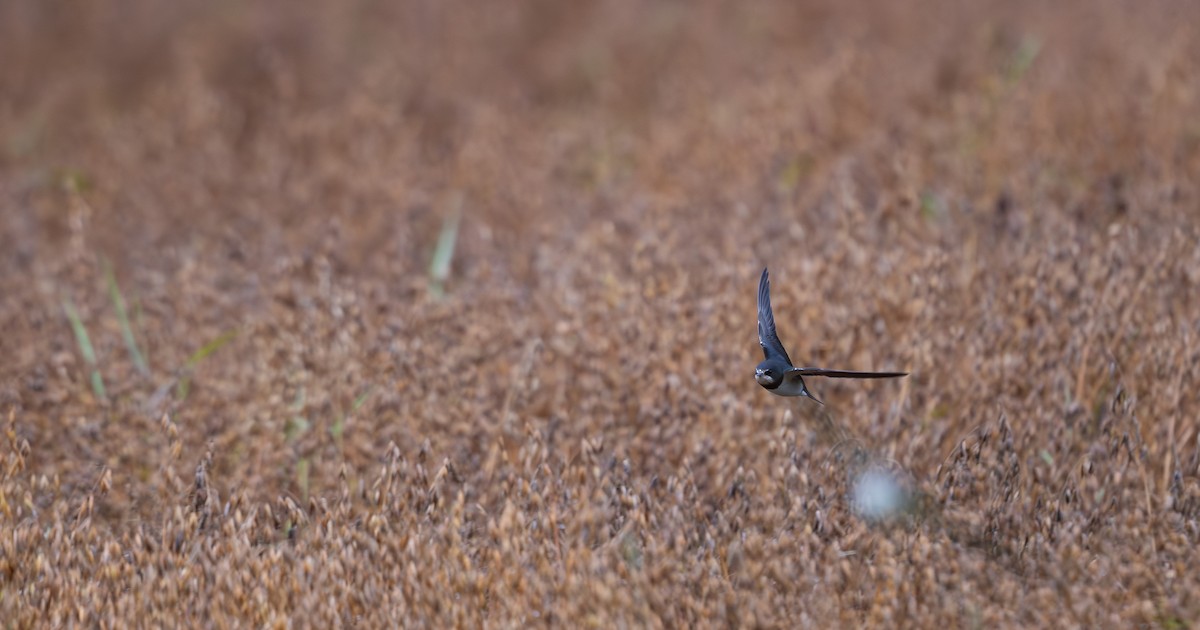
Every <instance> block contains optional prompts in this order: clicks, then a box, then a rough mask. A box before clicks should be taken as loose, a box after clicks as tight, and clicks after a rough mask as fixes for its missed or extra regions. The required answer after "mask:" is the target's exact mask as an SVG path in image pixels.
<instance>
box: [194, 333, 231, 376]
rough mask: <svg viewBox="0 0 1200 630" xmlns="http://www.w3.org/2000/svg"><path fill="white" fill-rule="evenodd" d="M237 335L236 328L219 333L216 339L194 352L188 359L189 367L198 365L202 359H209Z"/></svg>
mask: <svg viewBox="0 0 1200 630" xmlns="http://www.w3.org/2000/svg"><path fill="white" fill-rule="evenodd" d="M236 336H237V331H236V330H227V331H225V332H223V333H221V334H220V335H218V336H217V338H216V339H213V340H212V341H210V342H208V343H206V344H204V345H203V346H202V347H201V348H200V349H199V350H197V351H195V352H194V353H192V356H190V357H188V360H187V367H188V369H191V368H194V367H196V366H197V365H198V364H199V363H200V362H201V361H203V360H205V359H207V358H208V357H209V355H211V354H212V353H214V352H216V351H217V350H220V349H221V347H222V346H224V345H225V344H227V343H229V342H230V341H233V338H234V337H236Z"/></svg>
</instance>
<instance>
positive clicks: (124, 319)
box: [104, 261, 150, 376]
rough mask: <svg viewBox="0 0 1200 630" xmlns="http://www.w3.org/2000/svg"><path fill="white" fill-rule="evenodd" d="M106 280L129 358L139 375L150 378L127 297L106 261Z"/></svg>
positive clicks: (148, 367)
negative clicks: (126, 303) (127, 305)
mask: <svg viewBox="0 0 1200 630" xmlns="http://www.w3.org/2000/svg"><path fill="white" fill-rule="evenodd" d="M104 280H105V282H106V283H107V284H108V297H109V298H110V299H111V300H112V303H113V308H114V309H116V311H117V322H118V323H120V325H121V338H122V339H124V340H125V348H126V349H127V350H128V351H129V358H130V359H132V360H133V366H134V367H135V368H137V371H138V373H140V374H141V375H142V376H150V366H149V365H148V364H147V363H146V357H145V355H143V354H142V350H141V348H139V347H138V344H137V339H136V338H134V336H133V326H132V325H131V324H130V322H129V309H128V308H127V307H126V305H125V296H123V295H121V288H120V287H119V286H117V276H116V274H115V273H113V268H112V265H111V264H109V262H108V261H104Z"/></svg>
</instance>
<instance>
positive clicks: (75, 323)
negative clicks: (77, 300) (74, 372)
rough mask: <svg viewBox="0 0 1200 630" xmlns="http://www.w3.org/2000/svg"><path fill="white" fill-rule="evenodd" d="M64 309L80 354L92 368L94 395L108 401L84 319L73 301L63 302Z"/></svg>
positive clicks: (91, 376) (94, 349)
mask: <svg viewBox="0 0 1200 630" xmlns="http://www.w3.org/2000/svg"><path fill="white" fill-rule="evenodd" d="M62 307H63V311H64V312H66V314H67V320H68V321H70V322H71V330H72V331H74V333H75V342H76V343H78V344H79V352H80V354H82V355H83V360H84V362H85V363H87V364H88V367H89V368H91V375H90V378H91V382H92V393H94V394H95V395H96V398H98V399H100V400H107V399H108V392H107V391H106V390H105V388H104V379H103V378H102V377H101V376H100V365H99V361H97V360H96V348H95V347H93V346H92V338H91V337H90V336H89V335H88V331H87V327H85V326H84V325H83V319H82V318H80V317H79V311H78V310H76V309H75V304H74V303H73V302H71V300H63V303H62Z"/></svg>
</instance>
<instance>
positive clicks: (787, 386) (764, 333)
mask: <svg viewBox="0 0 1200 630" xmlns="http://www.w3.org/2000/svg"><path fill="white" fill-rule="evenodd" d="M758 344H759V345H760V346H762V349H763V356H764V357H765V358H764V359H763V362H762V363H759V364H758V367H756V368H755V369H754V380H755V381H758V384H759V385H762V386H763V389H766V390H767V391H769V392H771V393H772V394H775V395H776V396H806V397H808V398H812V399H813V400H816V401H817V402H821V401H820V400H818V399H817V397H816V396H813V395H812V392H810V391H808V387H807V386H806V385H805V384H804V377H805V376H826V377H829V378H897V377H901V376H907V375H908V372H851V371H847V370H827V369H825V368H817V367H795V366H794V365H792V360H791V358H789V357H788V354H787V350H785V349H784V347H783V343H782V342H780V341H779V335H778V334H777V333H776V332H775V314H774V313H773V312H771V282H770V280H769V279H768V277H767V270H766V269H763V272H762V278H761V279H759V281H758ZM822 404H824V403H822Z"/></svg>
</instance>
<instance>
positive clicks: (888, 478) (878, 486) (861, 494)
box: [851, 468, 908, 521]
mask: <svg viewBox="0 0 1200 630" xmlns="http://www.w3.org/2000/svg"><path fill="white" fill-rule="evenodd" d="M907 504H908V492H907V491H906V490H905V489H904V488H903V487H902V486H901V485H900V482H898V481H897V480H896V477H895V475H893V474H892V473H891V472H889V471H887V470H884V469H881V468H868V469H867V470H866V471H864V472H863V473H862V475H860V476H859V477H858V479H856V480H855V481H854V488H853V489H852V490H851V506H852V507H853V509H854V513H855V514H857V515H858V516H859V517H861V518H865V519H867V520H872V521H877V520H882V519H885V518H889V517H892V516H895V515H896V514H898V513H899V512H901V511H902V510H904V509H905V506H906V505H907Z"/></svg>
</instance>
